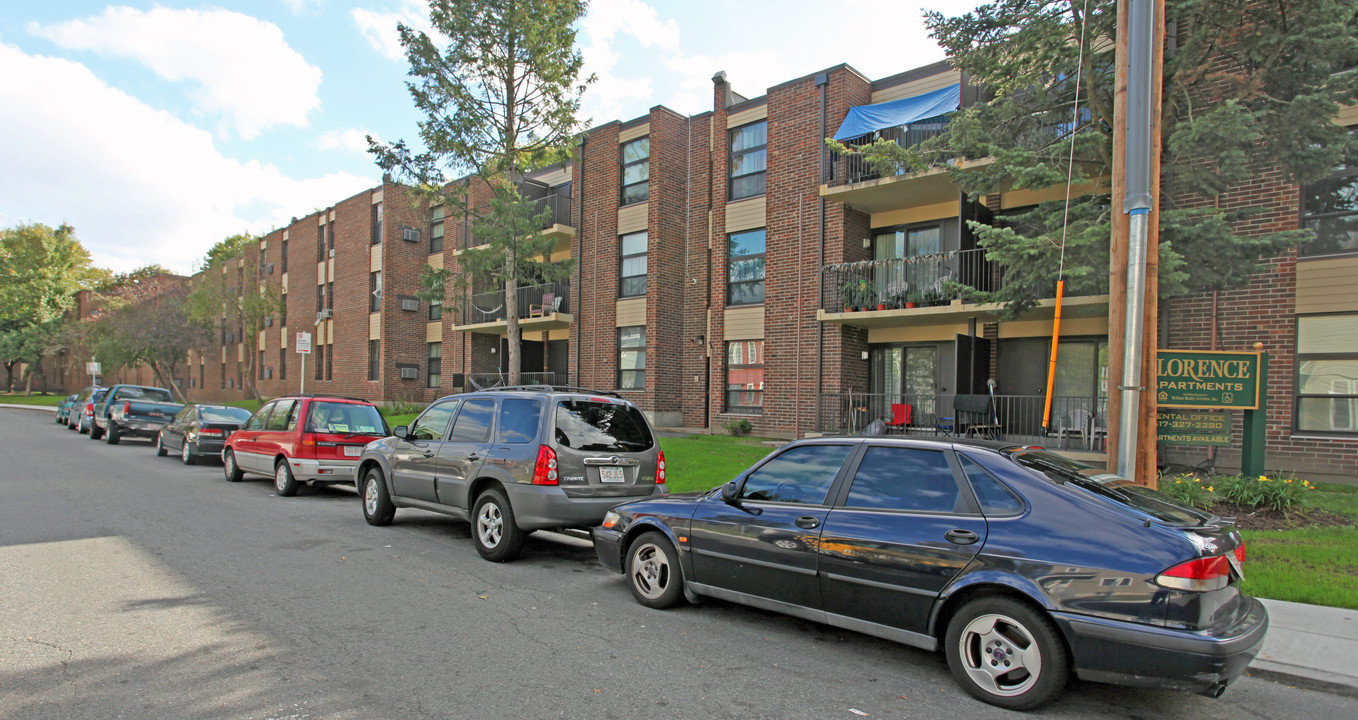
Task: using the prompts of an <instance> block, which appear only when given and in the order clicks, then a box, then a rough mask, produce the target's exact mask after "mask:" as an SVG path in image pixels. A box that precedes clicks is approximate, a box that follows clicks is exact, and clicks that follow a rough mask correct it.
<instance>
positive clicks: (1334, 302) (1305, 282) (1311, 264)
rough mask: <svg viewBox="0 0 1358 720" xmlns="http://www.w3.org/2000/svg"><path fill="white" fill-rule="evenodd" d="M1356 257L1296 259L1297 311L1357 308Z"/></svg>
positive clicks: (1344, 310) (1315, 311)
mask: <svg viewBox="0 0 1358 720" xmlns="http://www.w3.org/2000/svg"><path fill="white" fill-rule="evenodd" d="M1354 276H1358V258H1355V257H1343V258H1332V259H1330V260H1306V261H1303V262H1298V263H1297V294H1296V311H1297V313H1299V314H1306V313H1324V312H1353V311H1355V310H1358V284H1355V283H1354V282H1353V278H1354Z"/></svg>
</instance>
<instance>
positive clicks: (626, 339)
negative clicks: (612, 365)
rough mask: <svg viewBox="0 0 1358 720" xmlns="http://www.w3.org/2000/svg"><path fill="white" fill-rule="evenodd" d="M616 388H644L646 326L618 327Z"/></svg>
mask: <svg viewBox="0 0 1358 720" xmlns="http://www.w3.org/2000/svg"><path fill="white" fill-rule="evenodd" d="M618 389H619V390H645V389H646V326H645V325H635V326H632V327H620V328H618Z"/></svg>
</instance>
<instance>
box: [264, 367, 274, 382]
mask: <svg viewBox="0 0 1358 720" xmlns="http://www.w3.org/2000/svg"><path fill="white" fill-rule="evenodd" d="M264 379H265V380H272V379H273V368H271V367H266V368H264Z"/></svg>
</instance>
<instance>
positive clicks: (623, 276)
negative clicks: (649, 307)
mask: <svg viewBox="0 0 1358 720" xmlns="http://www.w3.org/2000/svg"><path fill="white" fill-rule="evenodd" d="M648 244H649V239H648V235H647V233H646V231H645V230H643V231H641V232H634V233H628V234H626V235H623V236H622V237H620V238H618V254H619V255H620V256H621V257H620V259H619V261H618V297H640V296H642V295H645V294H646V251H647V246H648Z"/></svg>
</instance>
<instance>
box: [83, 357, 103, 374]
mask: <svg viewBox="0 0 1358 720" xmlns="http://www.w3.org/2000/svg"><path fill="white" fill-rule="evenodd" d="M103 371H104V369H103V368H102V367H100V366H99V363H97V362H95V361H93V360H91V361H90V362H87V363H85V372H87V373H89V374H91V375H98V374H99V373H101V372H103Z"/></svg>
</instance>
